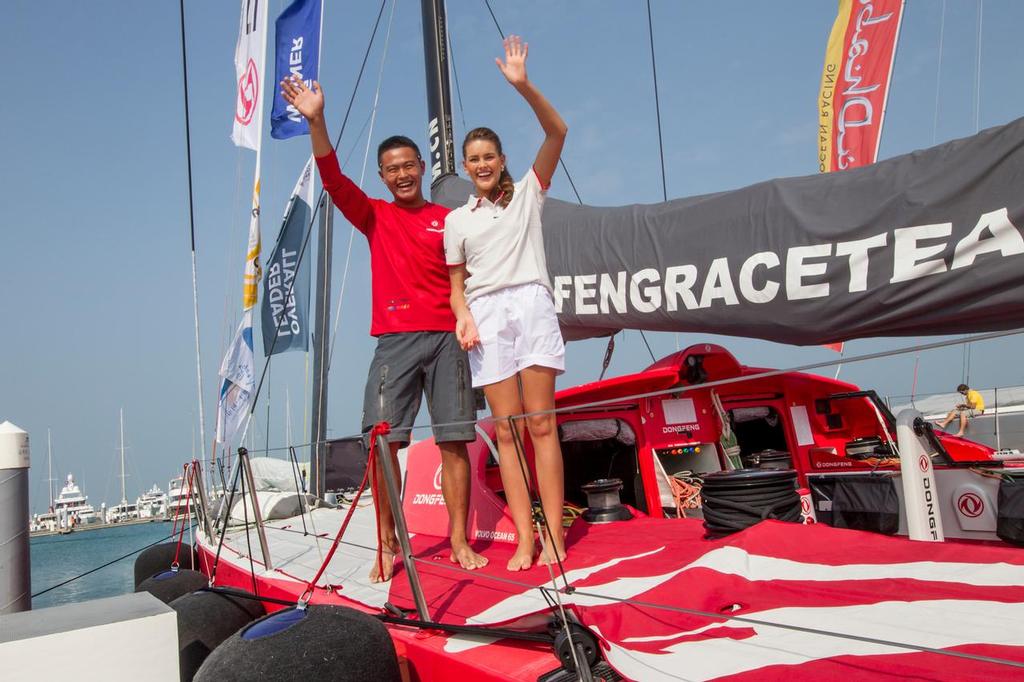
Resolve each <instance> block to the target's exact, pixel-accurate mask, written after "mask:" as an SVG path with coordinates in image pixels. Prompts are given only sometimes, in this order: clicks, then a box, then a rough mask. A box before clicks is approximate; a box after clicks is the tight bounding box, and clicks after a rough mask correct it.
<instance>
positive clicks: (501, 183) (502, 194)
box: [497, 167, 516, 208]
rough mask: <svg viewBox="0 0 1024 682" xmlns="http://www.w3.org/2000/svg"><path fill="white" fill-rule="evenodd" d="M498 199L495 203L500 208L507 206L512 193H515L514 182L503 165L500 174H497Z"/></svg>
mask: <svg viewBox="0 0 1024 682" xmlns="http://www.w3.org/2000/svg"><path fill="white" fill-rule="evenodd" d="M497 189H498V192H499V194H498V200H497V204H498V205H499V206H501V207H502V208H508V205H509V202H511V201H512V195H513V194H515V193H516V183H515V182H513V181H512V175H511V174H509V172H508V171H507V170H505V168H504V167H502V169H501V175H499V176H498V188H497Z"/></svg>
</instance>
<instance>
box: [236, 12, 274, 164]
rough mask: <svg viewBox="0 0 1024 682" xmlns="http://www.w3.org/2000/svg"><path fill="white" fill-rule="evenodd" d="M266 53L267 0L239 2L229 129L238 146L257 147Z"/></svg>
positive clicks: (261, 115) (260, 122) (261, 119)
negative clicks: (233, 107) (232, 118)
mask: <svg viewBox="0 0 1024 682" xmlns="http://www.w3.org/2000/svg"><path fill="white" fill-rule="evenodd" d="M266 52H267V3H266V0H264V1H263V2H260V0H242V18H241V20H240V21H239V24H238V43H237V44H236V45H235V78H236V80H237V86H236V92H235V124H234V127H233V128H232V130H231V141H232V142H234V143H235V144H236V145H238V146H239V147H248V148H249V149H258V148H259V131H260V126H261V125H262V123H263V91H264V90H265V89H266V88H265V85H266V83H264V82H263V75H264V63H265V62H266Z"/></svg>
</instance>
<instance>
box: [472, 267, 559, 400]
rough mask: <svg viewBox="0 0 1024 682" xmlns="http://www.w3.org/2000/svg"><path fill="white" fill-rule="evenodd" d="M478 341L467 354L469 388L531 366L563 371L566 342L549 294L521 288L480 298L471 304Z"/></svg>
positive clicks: (530, 286)
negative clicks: (563, 339) (469, 378)
mask: <svg viewBox="0 0 1024 682" xmlns="http://www.w3.org/2000/svg"><path fill="white" fill-rule="evenodd" d="M469 310H470V312H471V313H473V320H474V321H475V322H476V328H477V331H478V332H479V333H480V343H479V344H478V345H476V346H475V347H473V348H471V349H470V351H469V368H470V371H471V372H472V375H473V386H474V388H475V387H479V386H486V385H488V384H494V383H497V382H499V381H503V380H505V379H508V378H509V377H510V376H513V375H515V374H516V373H517V372H519V371H520V370H522V369H524V368H526V367H530V366H532V365H540V366H541V367H550V368H551V369H554V370H556V371H557V373H558V374H561V373H562V372H564V371H565V344H564V343H563V342H562V332H561V331H560V330H559V328H558V317H557V316H556V315H555V303H554V301H553V300H552V299H551V292H550V291H548V290H547V289H546V288H545V287H544V286H543V285H541V284H533V283H531V284H520V285H517V286H512V287H508V288H505V289H499V290H498V291H495V292H492V293H489V294H482V295H480V296H478V297H476V298H474V299H473V301H472V303H470V304H469Z"/></svg>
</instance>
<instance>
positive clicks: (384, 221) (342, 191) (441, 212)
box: [316, 151, 455, 336]
mask: <svg viewBox="0 0 1024 682" xmlns="http://www.w3.org/2000/svg"><path fill="white" fill-rule="evenodd" d="M316 165H317V168H318V169H319V170H320V180H321V181H322V182H323V185H324V189H325V190H327V193H328V194H330V195H331V199H332V200H333V201H334V204H335V206H337V207H338V209H339V210H340V211H341V212H342V214H343V215H344V216H345V218H347V219H348V221H349V222H350V223H352V225H354V226H355V227H356V229H358V230H359V231H360V232H362V233H363V234H364V235H366V240H367V241H368V242H369V244H370V268H371V270H372V276H371V280H372V283H371V288H372V294H373V296H372V298H373V302H372V311H373V313H372V320H371V323H370V334H371V335H372V336H380V335H381V334H392V333H395V332H426V331H446V332H447V331H454V330H455V315H454V314H453V313H452V309H451V303H450V300H449V297H450V295H451V282H450V280H449V277H448V266H447V265H445V259H444V219H445V216H446V215H448V209H447V208H445V207H444V206H438V205H437V204H432V203H430V202H427V203H426V204H424V205H423V206H420V207H419V208H413V209H409V208H402V207H400V206H396V205H395V204H393V203H391V202H389V201H383V200H381V199H371V198H370V197H368V196H366V194H365V193H364V192H363V191H362V190H361V189H359V187H357V186H356V184H355V183H354V182H352V181H351V180H349V179H348V178H347V177H345V176H344V175H343V174H342V172H341V167H340V166H339V165H338V157H337V156H336V155H335V153H334V152H333V151H332V152H331V153H330V154H328V155H327V156H322V157H317V159H316Z"/></svg>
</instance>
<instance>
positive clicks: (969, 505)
mask: <svg viewBox="0 0 1024 682" xmlns="http://www.w3.org/2000/svg"><path fill="white" fill-rule="evenodd" d="M956 508H957V509H959V510H960V513H961V514H963V515H964V516H967V517H969V518H972V519H974V518H977V517H979V516H981V513H982V512H983V511H985V503H984V502H983V501H982V499H981V498H980V497H978V496H977V495H975V494H974V493H964V494H963V495H961V496H960V499H958V500H957V501H956Z"/></svg>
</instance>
